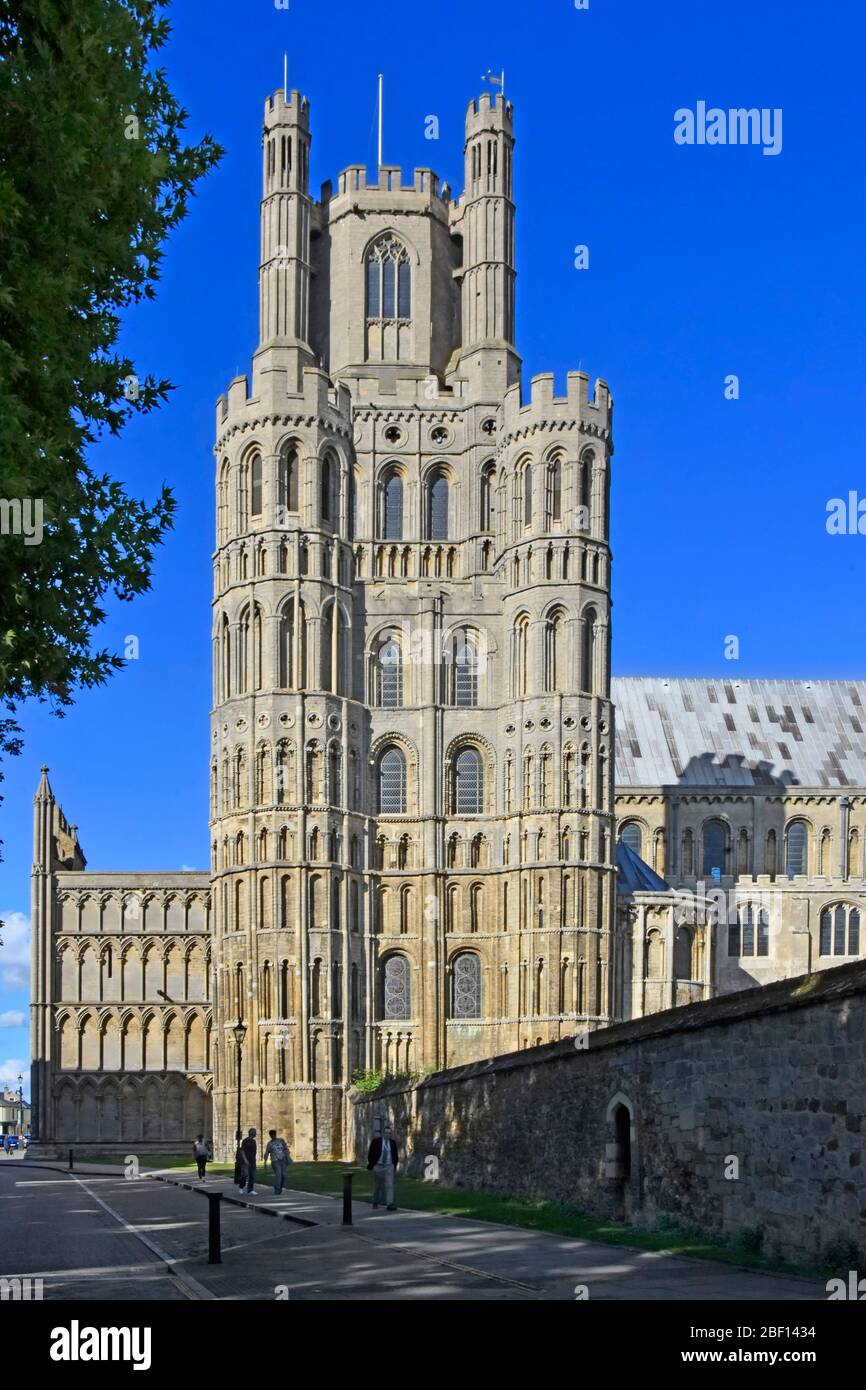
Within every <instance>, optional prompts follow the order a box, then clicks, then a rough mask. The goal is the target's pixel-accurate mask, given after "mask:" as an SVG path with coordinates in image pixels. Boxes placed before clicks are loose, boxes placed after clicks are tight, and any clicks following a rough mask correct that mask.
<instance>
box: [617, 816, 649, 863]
mask: <svg viewBox="0 0 866 1390" xmlns="http://www.w3.org/2000/svg"><path fill="white" fill-rule="evenodd" d="M619 838H620V839H621V840H622V842H623V844H624V845H628V847H629V849H630V850H631V851H632V853H633V854H636V855H638V857H639V858H641V859H642V858H643V831H642V830H641V828H640V826H639V825H638V823H637V821H635V820H630V821H626V823H625V825H623V827H622V829H621V830H620V834H619Z"/></svg>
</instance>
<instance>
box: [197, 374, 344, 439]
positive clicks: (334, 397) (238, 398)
mask: <svg viewBox="0 0 866 1390" xmlns="http://www.w3.org/2000/svg"><path fill="white" fill-rule="evenodd" d="M254 365H255V364H254ZM275 376H277V377H283V378H284V377H285V373H284V372H280V370H279V368H278V367H277V368H276V370H271V371H269V372H268V373H267V374H266V376H265V382H266V385H267V388H268V398H267V399H265V398H264V397H263V396H262V395H259V394H257V393H252V394H251V393H250V388H249V378H248V377H247V376H246V374H243V375H241V376H236V377H234V378H233V380H232V381H230V382H229V387H228V391H226V392H224V393H223V394H222V395H221V396H218V397H217V402H216V435H217V440H219V437H220V435H221V434H222V432H223V431H224V430H225V428H226V426H227V425H228V424H229V423H230V422H231V421H232V420H233V419H235V420H236V419H237V418H238V417H240V416H242V415H243V414H244V413H245V412H246V411H247V410H253V411H256V412H261V411H262V410H265V411H279V410H297V411H299V412H301V413H303V414H305V415H311V416H316V417H319V418H322V417H324V416H327V415H338V416H339V417H340V419H341V420H343V421H345V422H348V421H349V420H350V419H351V410H352V394H351V392H350V390H349V388H348V386H345V385H344V384H343V383H342V382H338V383H337V384H336V385H332V384H331V381H330V378H329V377H328V374H327V372H324V371H322V369H321V368H320V367H305V368H304V370H303V377H302V390H301V392H300V393H290V392H288V391H286V390H284V391H282V392H280V393H277V394H275V393H274V384H275V383H274V377H275ZM217 447H219V445H218V446H217Z"/></svg>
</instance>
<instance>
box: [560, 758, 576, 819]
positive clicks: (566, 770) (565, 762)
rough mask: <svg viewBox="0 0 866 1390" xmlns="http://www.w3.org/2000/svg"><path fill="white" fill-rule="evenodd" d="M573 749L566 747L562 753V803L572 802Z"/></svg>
mask: <svg viewBox="0 0 866 1390" xmlns="http://www.w3.org/2000/svg"><path fill="white" fill-rule="evenodd" d="M574 774H575V759H574V749H573V748H566V749H565V750H564V752H563V755H562V804H563V806H573V805H574V804H575V802H574V790H575V788H574Z"/></svg>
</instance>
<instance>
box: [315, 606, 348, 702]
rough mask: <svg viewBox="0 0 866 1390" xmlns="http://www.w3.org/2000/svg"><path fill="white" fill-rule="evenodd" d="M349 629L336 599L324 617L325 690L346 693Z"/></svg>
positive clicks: (323, 676)
mask: <svg viewBox="0 0 866 1390" xmlns="http://www.w3.org/2000/svg"><path fill="white" fill-rule="evenodd" d="M347 632H348V629H347V627H346V619H345V615H344V613H343V610H342V608H341V607H340V605H339V604H338V603H337V602H336V600H334V601H333V602H332V603H331V604H329V606H328V607H327V609H326V610H325V614H324V617H323V619H322V679H321V687H322V689H323V690H330V691H331V692H332V693H333V694H334V695H344V694H345V693H346V687H347V683H348V675H349V663H348V658H347V655H346V639H347Z"/></svg>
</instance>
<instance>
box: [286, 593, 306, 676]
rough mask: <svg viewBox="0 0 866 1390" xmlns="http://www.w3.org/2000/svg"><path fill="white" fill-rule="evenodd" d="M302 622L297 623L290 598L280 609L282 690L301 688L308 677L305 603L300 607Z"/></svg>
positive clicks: (293, 604) (292, 600) (293, 605)
mask: <svg viewBox="0 0 866 1390" xmlns="http://www.w3.org/2000/svg"><path fill="white" fill-rule="evenodd" d="M299 615H300V622H299V623H298V624H297V628H296V624H295V603H294V599H290V600H289V602H288V603H286V604H284V605H283V608H282V609H281V611H280V625H279V668H280V669H279V676H280V689H281V690H301V689H303V687H304V685H305V684H306V679H307V662H306V652H307V635H306V630H305V627H304V608H303V604H301V605H300V607H299Z"/></svg>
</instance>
